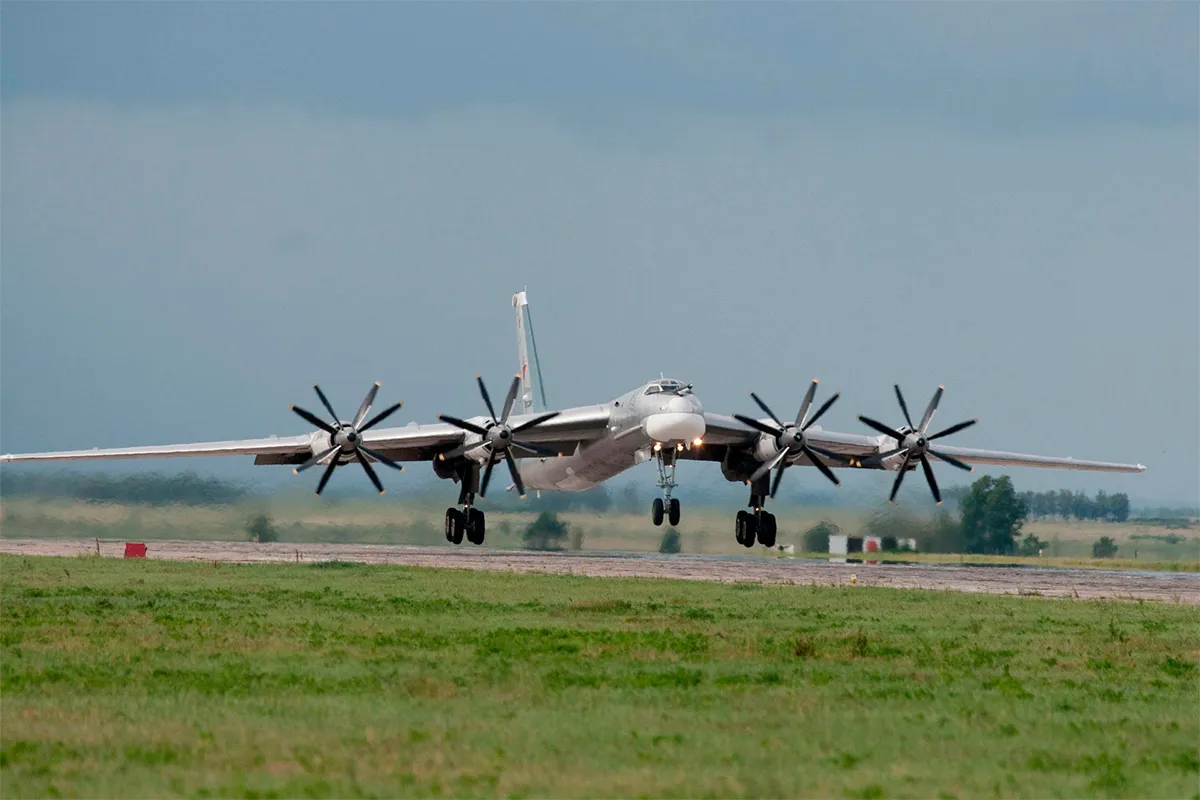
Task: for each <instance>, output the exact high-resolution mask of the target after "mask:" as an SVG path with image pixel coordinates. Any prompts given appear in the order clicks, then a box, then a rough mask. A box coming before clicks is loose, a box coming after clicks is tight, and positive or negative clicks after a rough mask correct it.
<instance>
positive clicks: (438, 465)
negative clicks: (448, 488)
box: [432, 458, 459, 481]
mask: <svg viewBox="0 0 1200 800" xmlns="http://www.w3.org/2000/svg"><path fill="white" fill-rule="evenodd" d="M432 463H433V474H434V475H437V476H438V477H439V478H441V479H442V480H444V481H448V480H452V479H454V478H457V477H458V471H459V468H458V467H457V466H455V463H454V462H453V461H442V460H441V459H440V458H434V459H433V462H432Z"/></svg>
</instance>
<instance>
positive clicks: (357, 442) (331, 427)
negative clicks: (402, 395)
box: [292, 381, 404, 495]
mask: <svg viewBox="0 0 1200 800" xmlns="http://www.w3.org/2000/svg"><path fill="white" fill-rule="evenodd" d="M313 390H314V391H316V393H317V397H318V398H320V400H321V405H323V406H325V410H326V411H328V412H329V416H330V417H332V418H333V422H332V423H330V422H326V421H325V420H323V419H321V418H320V417H318V416H317V415H316V414H313V413H312V412H311V411H305V410H304V409H303V408H300V407H299V406H292V411H294V412H296V415H297V416H299V417H300V418H301V419H303V420H305V421H306V422H308V423H310V424H312V425H315V426H316V427H318V428H320V429H321V430H323V431H325V433H328V434H329V444H330V447H329V449H328V450H324V451H322V452H320V453H317V454H316V455H314V456H313V457H312V458H310V459H309V460H308V461H305V462H304V463H303V464H301V465H300V466H298V467H296V468H295V469H294V470H292V472H293V473H294V474H296V475H299V474H300V473H301V472H303V471H304V470H306V469H308V468H309V467H312V466H316V465H317V464H319V463H321V462H322V461H325V460H326V459H328V460H329V462H328V466H326V467H325V472H324V474H322V475H321V480H320V482H319V483H317V494H318V495H319V494H320V493H321V491H322V490H323V489H324V488H325V484H327V483H329V478H330V477H332V475H333V471H334V470H335V469H337V467H338V465H339V464H340V463H341V458H342V456H343V455H351V456H353V457H354V458H356V459H357V460H358V463H359V464H361V465H362V468H363V471H364V472H366V473H367V477H368V478H370V479H371V483H373V484H374V485H375V488H376V489H378V490H379V493H380V494H383V484H382V483H380V482H379V476H378V475H376V474H375V470H374V469H372V468H371V464H370V462H369V461H367V458H364V456H366V457H369V458H372V459H374V460H375V461H378V462H379V463H380V464H387V465H388V466H389V467H391V468H392V469H396V470H403V469H404V467H402V466H401V465H399V464H397V463H396V462H395V461H392V460H391V459H390V458H388V457H386V456H384V455H381V454H379V453H377V452H375V451H374V450H372V449H371V448H369V447H367V446H366V445H365V444H363V440H362V435H363V434H364V433H366V432H367V431H368V430H370V429H371V428H373V427H375V426H376V425H378V424H379V423H380V422H383V421H384V420H385V419H387V418H388V417H390V416H391V415H392V414H394V413H395V412H396V411H397V410H399V409H400V407H401V406H403V405H404V403H396V404H395V405H393V406H390V407H388V408H386V409H384V410H383V411H381V412H379V413H378V414H376V415H375V416H373V417H371V419H370V420H369V421H367V422H366V423H365V424H364V423H363V420H364V419H366V416H367V414H369V413H370V411H371V404H372V403H374V402H375V394H376V393H377V392H378V391H379V381H376V382H375V385H374V386H372V387H371V389H370V391H368V392H367V396H366V397H364V398H363V401H362V404H361V405H359V407H358V411H357V412H356V413H355V414H354V419H353V420H351V421H350V422H343V421H342V420H341V418H340V417H339V416H338V415H337V412H336V411H334V410H333V406H332V405H331V404H330V402H329V398H327V397H326V396H325V393H324V392H322V391H321V387H320V386H318V385H317V384H315V383H314V384H313Z"/></svg>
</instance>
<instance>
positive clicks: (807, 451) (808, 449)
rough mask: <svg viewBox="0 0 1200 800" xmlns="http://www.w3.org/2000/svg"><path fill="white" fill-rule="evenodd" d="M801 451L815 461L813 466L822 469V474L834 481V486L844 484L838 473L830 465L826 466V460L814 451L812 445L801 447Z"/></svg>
mask: <svg viewBox="0 0 1200 800" xmlns="http://www.w3.org/2000/svg"><path fill="white" fill-rule="evenodd" d="M800 452H802V453H804V455H806V456H808V460H809V461H811V462H812V463H813V466H814V467H816V468H817V469H819V470H821V474H822V475H824V476H825V477H826V478H829V480H831V481H833V485H834V486H841V485H842V482H841V481H839V480H838V477H837V475H834V474H833V470H831V469H830V468H829V467H827V466H825V462H824V461H822V460H821V459H820V458H818V457H817V454H816V453H814V452H813V451H812V448H811V447H809V446H807V445H805V446H804V447H801V448H800Z"/></svg>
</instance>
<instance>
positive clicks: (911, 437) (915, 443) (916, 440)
mask: <svg viewBox="0 0 1200 800" xmlns="http://www.w3.org/2000/svg"><path fill="white" fill-rule="evenodd" d="M892 388H894V389H895V390H896V400H897V401H898V402H899V403H900V410H901V411H902V412H903V413H904V421H905V422H907V423H908V426H907V427H906V428H904V429H903V431H897V430H894V429H892V428H890V427H888V426H887V425H884V424H883V423H882V422H876V421H875V420H873V419H871V418H870V417H864V416H863V415H862V414H859V415H858V419H859V421H860V422H862V423H863V424H865V425H869V426H871V427H872V428H874V429H875V430H877V431H879V432H880V433H883V434H886V435H888V436H890V437H892V438H893V439H895V440H896V447H895V449H893V450H889V451H887V452H886V453H880V454H879V455H877V456H875V457H874V459H872V460H874V461H876V462H878V461H882V460H883V459H885V458H890V457H892V456H894V455H897V454H899V453H904V463H903V464H902V465H901V466H900V472H898V473H897V474H896V482H895V483H894V484H892V493H891V495H889V496H888V502H889V503H891V502H893V501H894V500H895V499H896V493H897V492H898V491H900V484H901V483H903V482H904V473H905V472H907V471H908V465H909V464H911V463H912V462H914V461H920V462H921V469H922V470H923V471H924V472H925V480H926V482H928V483H929V490H930V491H931V492H933V499H934V500H936V501H937V504H938V505H939V506H940V505H941V504H942V493H941V492H940V491H938V485H937V480H936V479H934V477H933V467H931V466H930V464H929V458H928V456H931V455H932V456H936V457H937V458H939V459H941V460H942V461H945V462H946V463H947V464H951V465H953V466H955V467H958V468H959V469H962V470H966V471H967V472H971V471H972V470H973V467H971V466H969V465H967V464H964V463H963V462H961V461H959V460H958V459H957V458H954V457H953V456H951V455H948V454H946V453H942V452H938V451H937V450H935V449H933V447H931V446H930V444H929V443H930V442H932V441H934V440H935V439H941V438H942V437H943V436H949V435H950V434H952V433H958V432H959V431H961V430H963V429H964V428H969V427H971V426H972V425H974V424H975V423H976V422H978V421H979V420H977V419H969V420H967V421H966V422H960V423H958V424H957V425H951V426H950V427H949V428H946V429H945V430H941V431H938V432H937V433H935V434H933V435H932V436H930V435H927V434H926V431H927V430H928V429H929V423H930V422H932V421H933V415H934V412H936V411H937V407H938V403H940V402H941V400H942V393H943V392H944V391H945V390H946V387H945V386H939V387H938V388H937V391H936V392H934V393H933V399H932V400H930V401H929V405H928V406H927V407H926V408H925V415H924V416H922V417H921V424H920V425H919V426H918V425H913V422H912V417H910V416H909V414H908V404H906V403H905V402H904V395H903V394H902V393H901V392H900V386H899V384H894V385H893V386H892Z"/></svg>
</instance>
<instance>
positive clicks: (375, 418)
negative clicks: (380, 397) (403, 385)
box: [355, 403, 404, 433]
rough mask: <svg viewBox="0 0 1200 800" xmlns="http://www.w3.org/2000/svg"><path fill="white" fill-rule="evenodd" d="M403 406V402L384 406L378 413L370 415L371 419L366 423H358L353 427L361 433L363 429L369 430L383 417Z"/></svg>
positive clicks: (382, 419) (381, 420)
mask: <svg viewBox="0 0 1200 800" xmlns="http://www.w3.org/2000/svg"><path fill="white" fill-rule="evenodd" d="M403 407H404V403H396V405H394V406H390V407H388V408H385V409H384V410H383V411H380V412H379V413H378V414H376V415H375V416H373V417H371V421H370V422H368V423H367V424H366V425H359V426H355V427H357V428H358V432H359V433H362V432H363V431H369V430H370V429H371V428H374V427H375V426H376V425H378V424H379V423H381V422H383V421H384V420H385V419H387V418H388V417H390V416H391V415H392V414H395V413H396V412H397V411H399V410H400V409H401V408H403Z"/></svg>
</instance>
